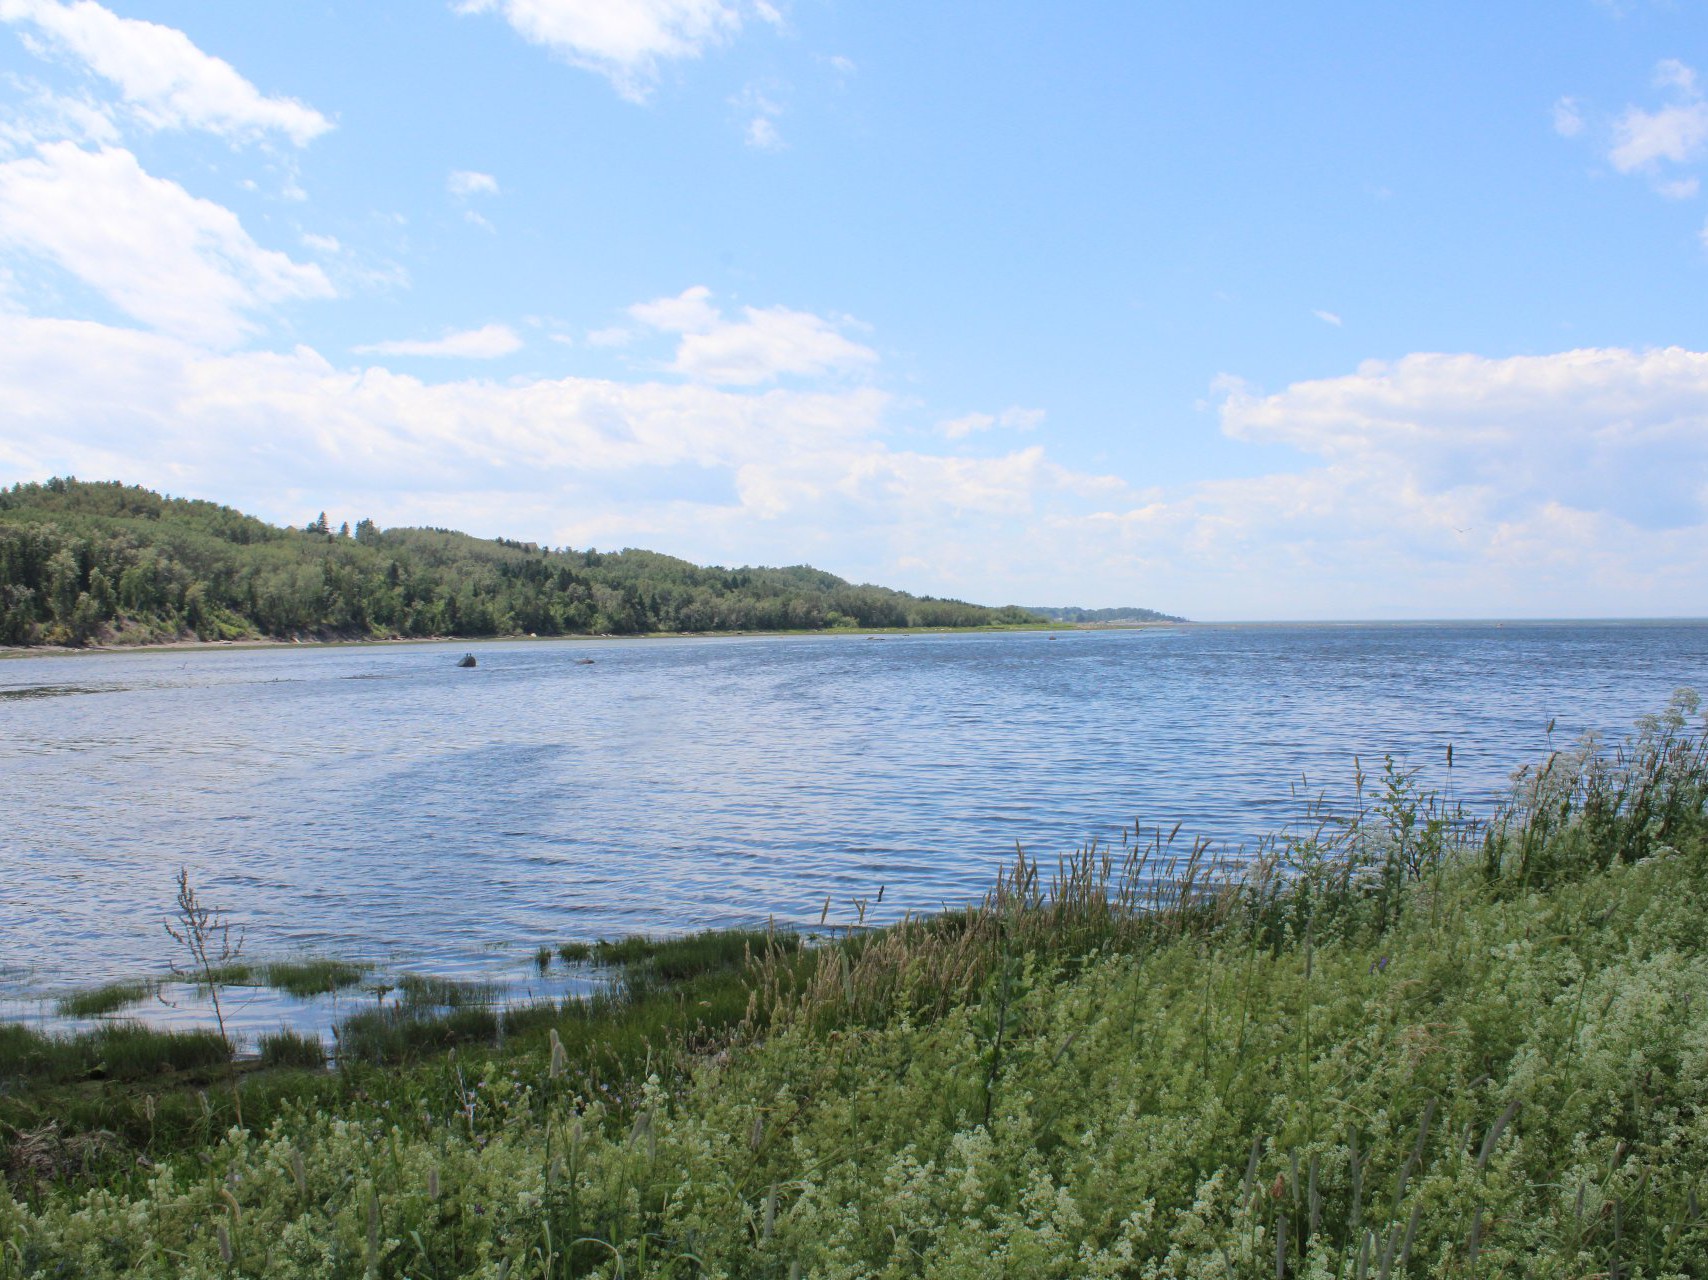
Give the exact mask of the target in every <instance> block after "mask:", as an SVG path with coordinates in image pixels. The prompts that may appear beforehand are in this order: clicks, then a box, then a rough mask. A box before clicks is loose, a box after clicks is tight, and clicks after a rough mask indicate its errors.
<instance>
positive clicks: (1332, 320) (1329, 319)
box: [1311, 311, 1340, 329]
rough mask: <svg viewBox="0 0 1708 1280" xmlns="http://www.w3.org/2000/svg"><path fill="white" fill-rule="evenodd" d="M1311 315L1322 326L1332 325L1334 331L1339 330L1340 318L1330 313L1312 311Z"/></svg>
mask: <svg viewBox="0 0 1708 1280" xmlns="http://www.w3.org/2000/svg"><path fill="white" fill-rule="evenodd" d="M1311 314H1312V315H1313V316H1315V317H1316V318H1317V319H1318V320H1321V321H1322V322H1323V323H1324V324H1332V325H1333V326H1334V327H1335V328H1336V329H1338V328H1340V317H1339V316H1337V315H1336V314H1335V313H1334V312H1332V311H1313V312H1311Z"/></svg>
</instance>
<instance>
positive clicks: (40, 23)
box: [0, 0, 332, 147]
mask: <svg viewBox="0 0 1708 1280" xmlns="http://www.w3.org/2000/svg"><path fill="white" fill-rule="evenodd" d="M0 20H4V21H6V22H11V23H22V24H28V25H30V26H31V27H32V28H33V29H34V31H35V32H36V33H38V34H39V35H40V36H41V37H43V38H45V42H46V44H47V45H48V47H50V48H52V49H54V50H57V51H59V52H61V53H63V54H65V55H68V56H69V57H71V58H73V59H75V60H76V61H77V62H79V63H81V64H82V65H83V66H84V67H85V68H87V69H88V70H89V71H91V72H93V73H94V74H95V75H97V76H100V77H101V78H102V79H104V80H107V81H109V82H110V83H112V84H113V85H115V86H117V88H118V90H119V93H120V95H121V97H122V99H123V101H124V103H125V105H126V107H127V108H128V109H129V111H130V112H131V113H132V114H133V115H134V116H135V117H136V118H137V119H138V120H140V121H141V122H142V123H144V124H145V125H147V126H149V127H151V128H155V129H201V130H206V131H207V132H210V133H215V134H219V135H221V136H223V137H226V138H229V139H233V140H237V139H244V138H252V137H256V136H260V135H267V134H283V135H284V136H285V137H287V138H289V139H290V140H291V141H292V142H294V143H295V144H296V145H297V146H299V147H300V146H304V145H306V144H307V143H309V142H310V141H312V140H313V139H314V138H317V137H319V136H320V135H321V134H323V133H325V132H326V131H327V130H329V129H331V128H332V122H331V121H330V120H328V119H327V118H326V117H325V116H324V115H322V114H321V113H320V112H318V111H316V110H315V109H314V108H313V107H310V106H308V105H306V104H305V103H302V102H298V101H297V100H296V99H294V98H279V97H269V96H267V95H265V94H263V93H261V91H260V90H258V89H257V88H256V87H255V86H254V85H253V84H251V83H250V82H249V81H248V80H246V79H244V77H243V76H241V75H239V74H238V73H237V71H236V70H235V69H234V68H233V67H232V66H231V64H230V63H228V62H225V61H224V60H222V59H220V58H216V57H213V56H211V55H210V54H207V53H204V52H202V50H200V49H199V48H197V47H196V45H195V44H194V43H193V42H192V41H191V40H190V38H189V37H188V36H186V35H185V34H184V33H183V32H182V31H178V30H176V29H175V28H172V27H167V26H162V25H160V24H158V23H154V22H144V21H142V20H140V19H136V18H121V17H119V15H117V14H116V13H114V12H112V10H110V9H106V8H103V7H102V6H101V5H99V4H96V3H94V2H93V0H77V2H76V3H73V4H60V3H56V2H55V0H0Z"/></svg>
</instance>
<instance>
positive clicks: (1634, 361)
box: [1222, 347, 1708, 527]
mask: <svg viewBox="0 0 1708 1280" xmlns="http://www.w3.org/2000/svg"><path fill="white" fill-rule="evenodd" d="M1222 423H1223V427H1224V429H1225V430H1226V431H1227V433H1228V434H1229V435H1231V436H1233V437H1234V438H1236V439H1241V440H1252V441H1261V442H1265V443H1281V444H1288V445H1292V446H1293V447H1295V448H1297V449H1300V450H1302V451H1304V452H1306V453H1309V454H1312V455H1315V456H1317V457H1320V458H1323V459H1326V460H1327V461H1328V462H1329V463H1331V464H1332V465H1334V466H1338V467H1346V468H1351V469H1353V470H1356V471H1357V472H1359V473H1360V474H1364V475H1369V476H1374V475H1378V474H1381V475H1386V476H1388V477H1389V481H1387V482H1385V483H1383V484H1382V486H1381V487H1384V488H1393V487H1396V486H1401V485H1406V484H1409V485H1411V486H1412V487H1414V488H1415V489H1416V490H1417V491H1418V492H1420V493H1429V494H1436V495H1446V494H1450V493H1456V494H1459V495H1461V496H1464V495H1471V494H1475V495H1476V503H1477V505H1478V506H1479V507H1480V508H1481V509H1482V511H1483V513H1484V518H1485V520H1495V519H1508V518H1511V517H1513V516H1515V515H1519V514H1521V513H1523V512H1526V511H1533V510H1534V509H1537V508H1539V507H1540V506H1541V505H1544V504H1547V503H1559V504H1563V505H1565V506H1569V507H1571V508H1574V509H1578V510H1583V511H1587V512H1596V513H1601V514H1604V515H1607V516H1609V517H1612V518H1615V519H1617V520H1620V521H1624V522H1627V523H1630V524H1632V525H1635V526H1640V527H1674V526H1685V525H1692V524H1697V523H1700V522H1701V521H1702V520H1703V519H1704V517H1705V516H1708V509H1705V508H1704V506H1703V503H1704V499H1705V498H1708V490H1705V487H1704V484H1703V481H1702V477H1703V476H1704V475H1708V355H1704V354H1701V353H1698V352H1692V351H1686V350H1682V349H1680V348H1676V347H1675V348H1667V349H1665V350H1658V351H1644V352H1631V351H1622V350H1599V349H1591V350H1582V351H1566V352H1561V353H1559V354H1557V355H1549V356H1521V357H1513V358H1510V359H1505V360H1493V359H1488V358H1485V357H1481V356H1471V355H1412V356H1407V357H1406V358H1405V359H1403V360H1398V361H1393V362H1382V361H1370V362H1367V363H1366V364H1364V365H1362V366H1361V367H1360V368H1359V370H1358V371H1357V372H1356V373H1355V374H1351V375H1348V376H1346V377H1342V378H1328V379H1323V380H1320V381H1314V382H1302V383H1297V384H1295V385H1293V386H1291V387H1289V388H1287V390H1286V391H1284V392H1281V393H1279V394H1277V395H1273V396H1257V395H1253V394H1251V393H1250V392H1247V391H1242V390H1238V389H1236V390H1234V391H1232V392H1230V394H1229V395H1228V397H1227V399H1226V401H1225V402H1224V405H1223V409H1222Z"/></svg>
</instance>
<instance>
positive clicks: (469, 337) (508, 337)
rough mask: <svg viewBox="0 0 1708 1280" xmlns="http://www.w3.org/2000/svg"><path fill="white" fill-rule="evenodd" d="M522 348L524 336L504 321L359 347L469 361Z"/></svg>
mask: <svg viewBox="0 0 1708 1280" xmlns="http://www.w3.org/2000/svg"><path fill="white" fill-rule="evenodd" d="M521 349H522V339H521V338H519V337H517V336H516V331H515V330H514V329H512V328H510V326H509V325H503V324H489V325H483V326H482V327H480V328H479V329H466V330H464V331H462V332H461V333H450V334H446V335H445V336H444V337H443V338H433V339H430V340H427V341H409V340H403V341H397V342H375V343H372V344H370V345H368V346H365V347H357V348H355V350H357V351H360V352H365V353H366V352H371V353H373V354H374V355H382V356H454V357H457V358H460V359H467V360H496V359H498V358H499V357H500V356H507V355H511V354H513V353H515V352H517V351H520V350H521Z"/></svg>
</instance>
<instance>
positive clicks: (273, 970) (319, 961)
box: [261, 957, 370, 1000]
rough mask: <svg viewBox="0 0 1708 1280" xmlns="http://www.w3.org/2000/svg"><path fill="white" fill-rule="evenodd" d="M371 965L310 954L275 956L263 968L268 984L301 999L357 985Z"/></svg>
mask: <svg viewBox="0 0 1708 1280" xmlns="http://www.w3.org/2000/svg"><path fill="white" fill-rule="evenodd" d="M369 968H370V966H368V965H361V964H353V963H351V962H350V961H347V960H332V959H327V958H324V957H308V958H304V959H298V960H275V961H273V962H272V963H270V964H268V965H266V966H265V967H264V968H263V969H262V971H261V972H262V975H263V981H264V982H265V983H266V985H267V986H269V987H272V988H274V989H275V990H278V991H283V992H285V993H286V994H287V995H292V996H295V997H296V998H297V999H299V1000H307V999H311V998H312V997H314V996H319V995H329V994H331V993H332V992H335V991H342V990H344V989H345V988H347V987H353V986H355V985H356V984H357V983H359V982H361V980H362V979H363V978H364V977H366V976H367V974H368V971H369Z"/></svg>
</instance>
